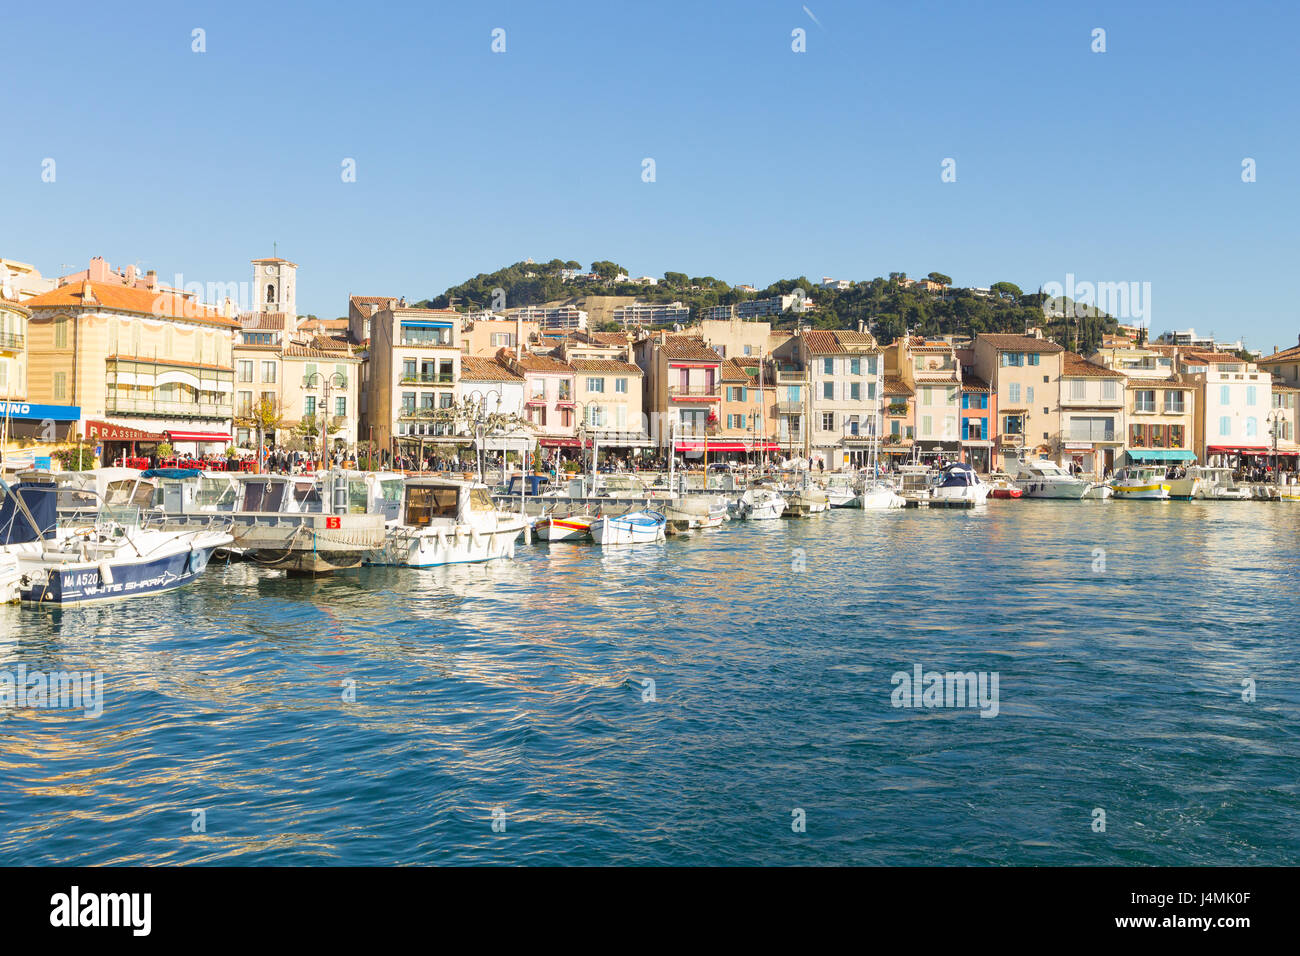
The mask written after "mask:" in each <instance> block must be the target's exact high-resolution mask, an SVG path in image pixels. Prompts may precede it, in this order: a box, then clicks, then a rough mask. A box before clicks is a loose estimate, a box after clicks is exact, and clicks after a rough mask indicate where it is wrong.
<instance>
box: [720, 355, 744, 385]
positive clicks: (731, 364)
mask: <svg viewBox="0 0 1300 956" xmlns="http://www.w3.org/2000/svg"><path fill="white" fill-rule="evenodd" d="M720 377H721V379H722V381H724V382H748V381H749V373H748V372H746V371H745V370H744V369H743V368H742V367H741V366H740V364H739V363H738V362H737V361H736V360H735V359H731V358H729V359H727V360H726V361H725V362H723V363H722V375H721V376H720Z"/></svg>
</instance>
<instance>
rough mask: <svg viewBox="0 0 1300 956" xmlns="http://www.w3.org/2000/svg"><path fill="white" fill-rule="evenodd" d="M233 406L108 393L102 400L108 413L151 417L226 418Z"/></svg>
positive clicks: (230, 415) (231, 413)
mask: <svg viewBox="0 0 1300 956" xmlns="http://www.w3.org/2000/svg"><path fill="white" fill-rule="evenodd" d="M234 410H235V406H234V403H233V402H231V403H229V404H209V403H205V402H168V401H163V400H161V399H152V398H118V397H117V396H115V395H113V394H111V393H110V394H109V396H108V398H107V399H106V400H105V402H104V412H105V413H106V414H109V415H142V416H148V417H151V418H158V417H160V416H176V417H179V418H211V419H226V418H233V417H234Z"/></svg>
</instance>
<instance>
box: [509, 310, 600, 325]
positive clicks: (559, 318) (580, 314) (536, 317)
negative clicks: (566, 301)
mask: <svg viewBox="0 0 1300 956" xmlns="http://www.w3.org/2000/svg"><path fill="white" fill-rule="evenodd" d="M509 317H510V318H511V319H519V320H521V321H523V322H536V323H537V325H538V326H539V327H540V328H542V329H543V330H547V329H567V330H576V331H579V332H585V331H586V330H587V313H586V312H585V311H583V310H582V309H579V308H578V307H577V306H573V305H560V306H549V307H548V306H541V305H526V306H524V307H522V308H519V309H514V310H513V311H511V312H510V313H509Z"/></svg>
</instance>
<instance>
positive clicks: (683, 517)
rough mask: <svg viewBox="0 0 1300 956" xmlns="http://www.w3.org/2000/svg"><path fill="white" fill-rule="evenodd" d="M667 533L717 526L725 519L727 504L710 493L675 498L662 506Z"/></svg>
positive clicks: (683, 532) (682, 532) (680, 532)
mask: <svg viewBox="0 0 1300 956" xmlns="http://www.w3.org/2000/svg"><path fill="white" fill-rule="evenodd" d="M664 517H666V518H667V519H668V527H667V529H666V530H667V532H668V533H669V534H686V533H687V532H690V531H700V530H703V529H705V528H717V527H720V526H721V525H722V522H724V521H726V520H727V504H726V501H725V500H724V499H722V498H716V497H714V496H712V495H691V496H689V497H681V498H675V499H673V500H671V501H669V502H668V503H667V504H666V505H665V506H664Z"/></svg>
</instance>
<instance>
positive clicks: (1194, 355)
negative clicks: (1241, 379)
mask: <svg viewBox="0 0 1300 956" xmlns="http://www.w3.org/2000/svg"><path fill="white" fill-rule="evenodd" d="M1183 361H1185V362H1204V363H1205V364H1206V365H1209V364H1210V363H1211V362H1215V363H1218V362H1235V363H1237V364H1238V365H1240V364H1242V363H1243V362H1244V361H1245V359H1242V358H1238V357H1237V356H1236V355H1233V354H1232V353H1231V352H1203V351H1200V350H1195V351H1187V352H1184V353H1183Z"/></svg>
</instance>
